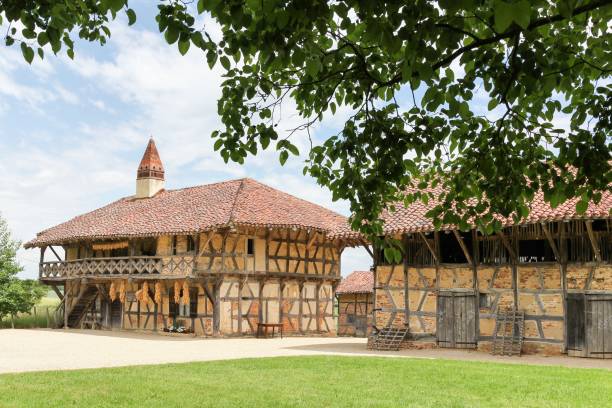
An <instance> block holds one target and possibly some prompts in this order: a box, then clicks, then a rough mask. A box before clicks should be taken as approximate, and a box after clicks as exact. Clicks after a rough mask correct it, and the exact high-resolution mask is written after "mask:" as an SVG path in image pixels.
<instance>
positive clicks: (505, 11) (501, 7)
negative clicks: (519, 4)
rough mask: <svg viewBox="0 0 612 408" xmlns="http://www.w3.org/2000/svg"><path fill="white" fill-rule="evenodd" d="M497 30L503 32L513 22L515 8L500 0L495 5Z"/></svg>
mask: <svg viewBox="0 0 612 408" xmlns="http://www.w3.org/2000/svg"><path fill="white" fill-rule="evenodd" d="M493 11H494V18H495V23H494V26H495V31H497V32H498V33H503V32H504V31H506V29H507V28H508V27H510V24H512V17H513V8H512V5H511V4H508V3H506V2H505V1H501V0H498V1H496V2H495V3H494V5H493Z"/></svg>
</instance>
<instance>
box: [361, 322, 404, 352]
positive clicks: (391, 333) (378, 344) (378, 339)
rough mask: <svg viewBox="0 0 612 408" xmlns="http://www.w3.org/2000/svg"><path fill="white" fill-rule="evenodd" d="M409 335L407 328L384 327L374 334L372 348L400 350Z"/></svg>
mask: <svg viewBox="0 0 612 408" xmlns="http://www.w3.org/2000/svg"><path fill="white" fill-rule="evenodd" d="M407 335H408V329H407V328H403V329H400V328H395V327H384V328H382V329H380V330H379V331H378V333H376V334H375V335H373V336H372V339H371V346H370V348H371V349H373V350H393V351H398V350H399V349H400V347H401V345H402V341H403V340H404V339H405V338H406V336H407Z"/></svg>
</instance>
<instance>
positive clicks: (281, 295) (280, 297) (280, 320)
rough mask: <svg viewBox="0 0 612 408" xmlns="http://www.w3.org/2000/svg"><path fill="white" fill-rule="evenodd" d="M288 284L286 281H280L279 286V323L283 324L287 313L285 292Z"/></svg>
mask: <svg viewBox="0 0 612 408" xmlns="http://www.w3.org/2000/svg"><path fill="white" fill-rule="evenodd" d="M285 285H286V282H285V280H284V279H281V280H280V284H279V289H280V291H279V293H278V322H279V323H280V324H283V318H284V317H285V316H284V315H285V313H284V311H283V292H284V291H285Z"/></svg>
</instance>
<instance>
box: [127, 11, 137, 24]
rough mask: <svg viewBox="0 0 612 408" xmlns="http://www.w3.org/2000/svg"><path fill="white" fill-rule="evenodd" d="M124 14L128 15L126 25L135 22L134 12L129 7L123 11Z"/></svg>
mask: <svg viewBox="0 0 612 408" xmlns="http://www.w3.org/2000/svg"><path fill="white" fill-rule="evenodd" d="M125 14H127V16H128V25H134V23H135V22H136V12H135V11H134V10H132V9H131V8H129V9H127V10H126V11H125Z"/></svg>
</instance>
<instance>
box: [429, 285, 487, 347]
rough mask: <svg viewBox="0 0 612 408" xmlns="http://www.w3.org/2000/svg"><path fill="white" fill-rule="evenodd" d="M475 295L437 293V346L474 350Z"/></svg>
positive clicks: (452, 292)
mask: <svg viewBox="0 0 612 408" xmlns="http://www.w3.org/2000/svg"><path fill="white" fill-rule="evenodd" d="M476 310H477V309H476V295H475V293H474V292H472V291H453V290H441V291H439V292H438V318H437V330H436V331H437V337H438V346H439V347H446V348H476V344H477V342H476Z"/></svg>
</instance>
